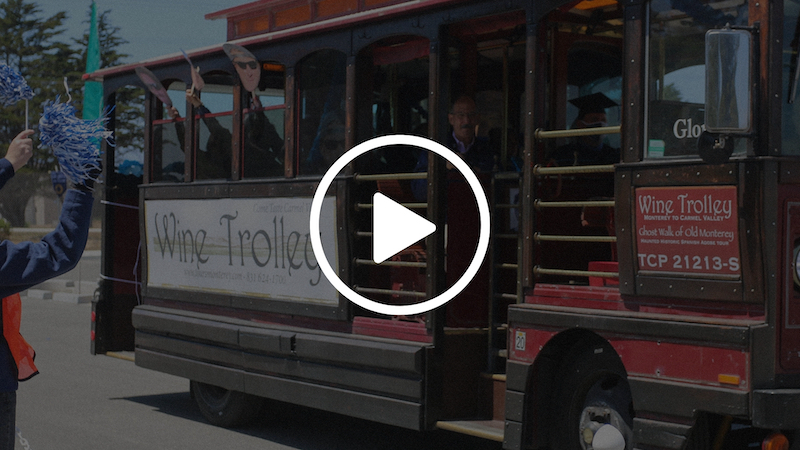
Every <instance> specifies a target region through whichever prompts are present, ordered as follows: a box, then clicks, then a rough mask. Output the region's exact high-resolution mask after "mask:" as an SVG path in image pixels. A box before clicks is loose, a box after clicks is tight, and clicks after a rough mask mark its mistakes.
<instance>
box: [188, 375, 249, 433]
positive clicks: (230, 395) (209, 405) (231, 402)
mask: <svg viewBox="0 0 800 450" xmlns="http://www.w3.org/2000/svg"><path fill="white" fill-rule="evenodd" d="M189 389H190V391H191V394H192V397H193V398H194V401H195V403H197V406H198V407H199V408H200V412H201V413H202V414H203V416H204V417H205V418H206V420H208V421H209V422H210V423H211V424H212V425H216V426H218V427H225V428H229V427H236V426H243V425H248V424H250V423H252V422H253V421H254V420H255V419H256V417H258V414H259V412H260V411H261V407H262V406H263V404H264V400H263V399H262V398H260V397H256V396H254V395H249V394H245V393H243V392H237V391H230V390H228V389H223V388H221V387H217V386H213V385H210V384H206V383H200V382H199V381H192V382H190V383H189Z"/></svg>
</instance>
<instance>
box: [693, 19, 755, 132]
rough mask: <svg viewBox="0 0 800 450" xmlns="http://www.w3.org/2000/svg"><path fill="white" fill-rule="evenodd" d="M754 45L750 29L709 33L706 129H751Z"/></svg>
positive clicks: (729, 130)
mask: <svg viewBox="0 0 800 450" xmlns="http://www.w3.org/2000/svg"><path fill="white" fill-rule="evenodd" d="M752 45H753V38H752V35H751V34H750V32H749V31H746V30H731V29H721V30H709V31H708V32H706V105H705V106H706V114H705V122H706V123H705V125H706V131H708V132H710V133H727V134H743V133H749V132H750V129H751V127H752V111H751V105H752V98H753V90H752V81H751V77H752V70H751V60H752V57H751V55H752V52H753V50H752Z"/></svg>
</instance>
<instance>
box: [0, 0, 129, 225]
mask: <svg viewBox="0 0 800 450" xmlns="http://www.w3.org/2000/svg"><path fill="white" fill-rule="evenodd" d="M87 1H88V0H87ZM66 17H67V13H66V12H63V11H62V12H59V13H57V14H55V15H53V16H51V17H42V11H41V9H39V7H38V5H37V4H36V3H32V2H27V1H26V0H3V1H2V2H0V62H5V63H6V64H8V65H9V66H11V67H14V68H16V69H17V70H19V71H20V73H21V74H22V76H24V77H25V79H26V80H27V82H28V85H30V86H31V88H32V89H33V92H34V98H33V100H31V101H30V102H29V110H30V126H31V128H34V129H35V128H36V124H37V123H38V118H39V116H40V114H41V112H42V107H43V105H44V103H45V102H46V101H55V100H56V99H57V98H60V100H61V101H67V99H68V98H67V97H68V95H69V96H71V99H72V103H73V105H74V106H75V107H76V108H77V109H78V110H80V109H81V106H82V103H83V93H82V88H83V81H82V75H83V73H84V68H85V66H86V54H85V52H86V42H87V41H88V34H87V35H84V38H83V39H82V40H73V42H72V43H73V44H76V46H75V47H73V46H71V45H70V44H69V43H67V42H64V39H63V37H62V35H63V33H64V31H65V29H64V28H63V27H64V20H65V19H66ZM86 23H88V20H87V22H86ZM98 28H99V31H100V53H101V60H102V63H101V64H102V67H109V66H112V65H115V64H119V63H120V62H121V60H122V59H123V58H125V57H127V56H128V55H125V54H122V53H119V52H118V51H117V48H118V47H119V46H120V45H122V44H125V43H126V41H125V40H123V39H122V38H120V37H119V36H118V34H119V28H118V27H113V26H111V22H110V11H105V12H104V13H103V14H102V15H100V17H99V18H98ZM65 78H66V79H67V84H68V85H69V88H70V90H69V94H67V91H66V90H65V88H64V79H65ZM117 114H118V116H119V112H118V113H117ZM134 116H135V114H134ZM142 117H143V115H142ZM126 120H134V119H132V118H128V119H126ZM117 123H118V125H119V118H118V122H117ZM24 126H25V104H24V103H22V102H20V104H17V105H16V106H14V107H11V108H0V155H5V152H6V150H7V149H8V143H9V142H11V140H12V139H13V138H14V137H15V136H16V135H17V134H18V133H19V132H20V131H22V129H23V128H24ZM34 139H35V136H34ZM57 168H58V162H57V161H56V158H55V157H54V156H53V154H52V151H51V150H50V149H48V148H38V145H36V143H35V142H34V155H33V157H32V158H31V160H30V161H29V162H28V164H27V165H26V166H25V167H24V168H23V169H21V170H20V171H19V173H17V174H16V175H15V176H14V178H12V179H11V180H10V181H9V182H8V183H7V184H6V186H5V187H4V188H3V189H2V190H0V216H2V217H4V218H6V219H7V220H8V221H9V222H11V224H12V226H23V225H24V211H25V206H26V205H27V204H28V201H29V200H30V198H31V197H32V196H34V195H36V194H37V193H41V192H43V191H44V192H47V191H49V192H52V191H50V187H49V176H48V172H50V171H52V170H56V169H57Z"/></svg>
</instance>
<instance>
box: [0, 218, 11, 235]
mask: <svg viewBox="0 0 800 450" xmlns="http://www.w3.org/2000/svg"><path fill="white" fill-rule="evenodd" d="M9 237H11V223H10V222H9V221H7V220H6V219H0V240H5V239H8V238H9Z"/></svg>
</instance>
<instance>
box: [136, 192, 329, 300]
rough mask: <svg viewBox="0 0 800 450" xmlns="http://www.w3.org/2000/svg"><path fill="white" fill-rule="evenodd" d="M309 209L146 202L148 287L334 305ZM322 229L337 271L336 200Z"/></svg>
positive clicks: (263, 203) (307, 203)
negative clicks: (316, 253) (317, 254)
mask: <svg viewBox="0 0 800 450" xmlns="http://www.w3.org/2000/svg"><path fill="white" fill-rule="evenodd" d="M310 209H311V199H310V198H253V199H250V198H239V199H207V200H151V201H147V202H145V215H146V222H147V223H146V229H145V233H146V237H147V285H148V286H150V287H159V288H172V289H183V290H191V291H201V292H214V293H222V294H231V295H243V296H251V297H262V298H273V299H280V300H292V301H299V302H306V303H317V304H324V305H331V306H336V305H338V304H339V300H338V294H337V292H336V290H335V289H334V288H333V286H332V285H331V284H330V283H329V282H328V280H327V279H326V278H325V276H323V274H322V271H321V270H320V268H319V265H318V264H317V261H316V258H315V257H314V252H313V251H312V248H311V241H310V239H309V231H308V221H309V210H310ZM320 229H321V234H322V236H321V237H322V242H323V246H324V247H325V254H326V255H327V256H328V258H329V259H330V262H331V264H332V265H333V266H334V267H336V262H337V261H338V260H337V253H336V252H337V249H336V208H335V198H334V197H327V198H326V199H325V202H324V204H323V207H322V214H321V217H320Z"/></svg>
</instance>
